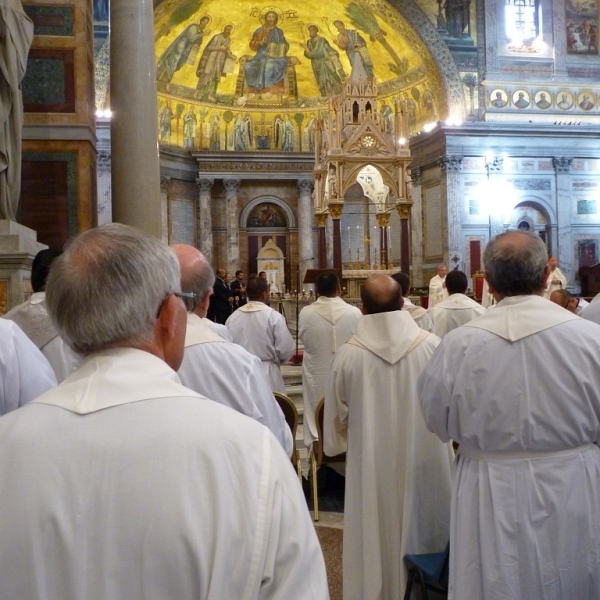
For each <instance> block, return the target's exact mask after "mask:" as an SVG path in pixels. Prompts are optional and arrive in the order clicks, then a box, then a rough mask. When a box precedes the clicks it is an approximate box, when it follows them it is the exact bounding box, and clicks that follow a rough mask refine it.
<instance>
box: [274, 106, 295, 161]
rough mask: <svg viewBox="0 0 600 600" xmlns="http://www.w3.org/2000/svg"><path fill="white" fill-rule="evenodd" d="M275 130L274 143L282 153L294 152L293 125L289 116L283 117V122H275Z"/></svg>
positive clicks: (277, 120) (280, 120)
mask: <svg viewBox="0 0 600 600" xmlns="http://www.w3.org/2000/svg"><path fill="white" fill-rule="evenodd" d="M275 129H276V135H277V138H276V140H275V143H276V145H277V146H279V147H280V148H281V149H282V150H283V152H293V151H294V124H293V123H292V122H291V121H290V116H289V115H287V114H286V115H284V116H283V120H282V119H279V118H277V119H276V120H275Z"/></svg>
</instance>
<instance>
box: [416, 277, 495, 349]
mask: <svg viewBox="0 0 600 600" xmlns="http://www.w3.org/2000/svg"><path fill="white" fill-rule="evenodd" d="M468 285H469V282H468V280H467V276H466V275H465V274H464V273H463V272H462V271H456V270H454V271H450V273H448V275H446V289H447V290H448V294H449V296H448V298H447V299H446V300H442V302H440V303H439V304H436V305H435V306H434V307H432V308H430V309H429V310H428V311H427V313H428V314H429V318H430V320H431V329H430V330H429V331H431V332H432V333H435V335H437V336H438V337H440V338H443V337H444V336H445V335H446V334H447V333H448V332H449V331H452V330H453V329H456V328H457V327H460V326H461V325H464V324H465V323H468V322H469V321H471V320H472V319H474V318H475V317H478V316H480V315H482V314H483V313H484V312H485V308H483V307H482V306H481V304H478V303H477V302H475V300H473V299H471V298H469V297H468V296H466V295H465V294H466V291H467V287H468Z"/></svg>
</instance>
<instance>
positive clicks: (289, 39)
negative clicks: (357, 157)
mask: <svg viewBox="0 0 600 600" xmlns="http://www.w3.org/2000/svg"><path fill="white" fill-rule="evenodd" d="M154 15H155V48H156V65H157V89H158V101H159V115H158V119H159V138H160V141H161V143H163V144H166V145H175V146H180V147H184V148H187V149H190V150H213V151H214V150H237V151H252V150H257V149H258V150H260V149H265V150H267V149H268V150H274V151H278V150H280V151H284V152H285V151H310V150H311V149H312V148H311V143H312V142H311V140H313V139H314V135H313V134H311V126H312V127H313V128H314V120H315V116H316V115H318V114H319V111H325V110H327V107H328V103H329V97H330V96H331V95H333V94H338V93H339V92H340V90H341V89H342V84H343V82H344V80H345V79H346V77H348V76H350V74H351V72H352V71H353V70H354V71H355V73H356V74H357V76H359V77H363V78H365V79H367V80H369V79H372V78H374V80H375V81H376V82H377V84H378V90H379V98H380V99H381V102H380V106H379V107H378V108H379V111H380V112H381V110H382V109H383V110H385V111H388V112H389V110H391V107H393V106H394V99H395V98H396V97H397V96H398V95H400V96H401V97H402V98H403V99H404V100H406V103H407V110H408V112H409V123H410V128H411V132H413V133H414V132H416V131H418V130H419V129H420V127H421V126H422V124H424V123H427V122H431V121H435V120H437V119H439V118H444V117H445V116H446V112H447V109H446V106H447V99H446V94H445V91H444V87H443V85H442V82H441V78H440V74H439V72H438V70H437V66H436V64H435V61H434V60H433V58H432V57H431V54H430V53H429V51H428V49H427V48H426V47H425V45H424V44H423V43H422V41H421V40H420V38H419V37H418V36H417V35H416V34H415V32H414V30H413V29H412V28H411V27H410V25H408V23H407V22H406V21H405V19H404V18H403V16H402V15H401V14H400V13H399V12H398V11H396V10H395V9H393V8H391V6H390V4H388V3H387V2H385V1H384V0H351V1H346V0H305V1H303V2H302V3H298V2H294V3H291V2H289V3H285V2H284V3H261V2H255V1H245V0H239V1H237V2H223V1H222V0H163V1H162V2H160V1H158V2H155V10H154ZM385 107H390V108H387V109H386V108H385ZM260 144H262V146H261V145H260Z"/></svg>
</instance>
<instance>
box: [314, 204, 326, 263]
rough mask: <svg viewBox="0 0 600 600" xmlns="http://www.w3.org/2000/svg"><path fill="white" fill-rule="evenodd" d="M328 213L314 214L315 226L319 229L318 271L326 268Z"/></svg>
mask: <svg viewBox="0 0 600 600" xmlns="http://www.w3.org/2000/svg"><path fill="white" fill-rule="evenodd" d="M328 216H329V213H326V212H322V213H316V214H315V219H317V226H318V228H319V269H326V268H327V231H326V227H327V217H328Z"/></svg>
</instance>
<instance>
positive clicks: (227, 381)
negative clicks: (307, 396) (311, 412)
mask: <svg viewBox="0 0 600 600" xmlns="http://www.w3.org/2000/svg"><path fill="white" fill-rule="evenodd" d="M171 249H172V250H173V252H175V255H176V256H177V259H178V260H179V267H180V269H181V286H182V287H183V289H185V290H187V291H189V292H194V293H195V294H196V300H195V301H194V302H193V303H192V304H191V305H190V306H189V307H188V309H189V312H188V316H187V319H188V322H187V331H186V336H185V353H184V355H183V362H182V363H181V367H180V368H179V371H178V373H179V377H180V379H181V383H183V385H185V386H186V387H189V388H190V389H192V390H194V391H195V392H198V393H199V394H202V395H203V396H206V397H207V398H211V399H214V400H215V401H217V402H220V403H221V404H224V405H225V406H229V407H231V408H233V409H234V410H237V411H238V412H241V413H242V414H243V415H247V416H249V417H252V418H253V419H256V420H257V421H259V422H260V423H262V424H263V425H266V426H267V427H268V428H269V429H270V430H271V431H272V432H273V434H274V435H275V437H276V438H277V439H278V440H279V443H280V444H281V446H282V447H283V448H284V450H285V451H286V452H287V454H288V456H291V455H292V450H293V443H294V442H293V440H292V433H291V431H290V428H289V427H288V425H287V423H286V422H285V418H284V416H283V412H281V409H280V408H279V405H278V404H277V402H276V401H275V396H273V393H272V392H271V388H270V386H269V382H268V381H267V378H266V377H265V375H264V373H263V369H262V365H261V362H260V359H258V358H257V357H256V356H253V355H252V354H250V353H249V352H247V351H246V350H244V348H242V347H241V346H239V345H238V344H233V343H230V342H227V341H225V340H224V339H223V338H221V337H220V336H219V335H217V334H216V333H215V332H214V331H212V330H211V329H210V326H207V324H206V323H212V321H210V320H209V319H202V318H201V315H204V314H206V310H207V308H208V303H209V301H210V296H211V294H212V289H213V285H214V283H215V273H214V271H213V269H212V267H211V266H210V264H209V263H208V261H207V260H206V258H205V257H204V255H203V254H202V252H200V250H198V249H196V248H194V247H193V246H188V245H187V244H176V245H174V246H172V247H171Z"/></svg>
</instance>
